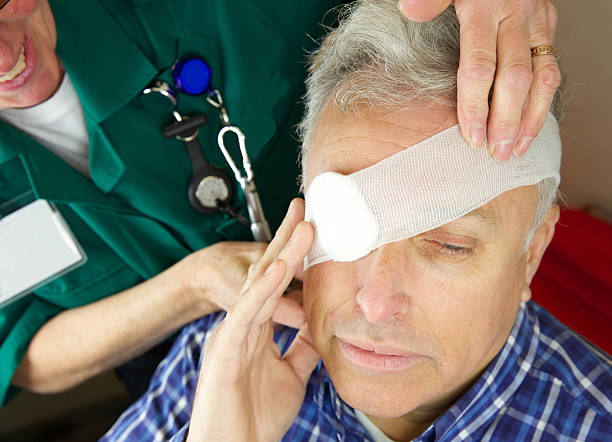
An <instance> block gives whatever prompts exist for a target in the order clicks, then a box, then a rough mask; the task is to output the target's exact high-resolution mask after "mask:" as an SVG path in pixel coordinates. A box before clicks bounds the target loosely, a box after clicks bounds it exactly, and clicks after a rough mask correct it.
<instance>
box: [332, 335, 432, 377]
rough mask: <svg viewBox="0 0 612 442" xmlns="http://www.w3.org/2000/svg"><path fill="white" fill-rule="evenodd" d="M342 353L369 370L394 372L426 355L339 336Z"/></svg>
mask: <svg viewBox="0 0 612 442" xmlns="http://www.w3.org/2000/svg"><path fill="white" fill-rule="evenodd" d="M337 340H338V345H339V347H340V350H341V351H342V354H343V355H344V356H345V357H346V359H348V360H349V361H350V362H351V363H352V364H354V365H356V366H358V367H361V368H365V369H368V370H374V371H382V372H394V371H400V370H403V369H405V368H408V367H410V366H412V365H414V364H416V363H418V362H419V361H421V360H422V359H423V358H424V356H423V355H420V354H417V353H412V352H409V351H406V350H403V349H401V348H397V347H394V346H389V345H382V344H375V343H370V342H364V341H355V340H350V341H349V340H347V339H340V338H337Z"/></svg>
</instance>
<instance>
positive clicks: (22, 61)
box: [0, 46, 26, 83]
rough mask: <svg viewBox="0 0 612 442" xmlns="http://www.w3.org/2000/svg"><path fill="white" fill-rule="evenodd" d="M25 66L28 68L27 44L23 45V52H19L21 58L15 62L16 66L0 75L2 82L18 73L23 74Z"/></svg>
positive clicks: (0, 81)
mask: <svg viewBox="0 0 612 442" xmlns="http://www.w3.org/2000/svg"><path fill="white" fill-rule="evenodd" d="M25 68H26V58H25V46H22V47H21V53H20V54H19V58H18V59H17V63H15V66H13V67H12V68H11V70H10V71H8V72H7V73H6V74H4V75H2V76H1V77H0V83H4V82H6V81H9V80H12V79H13V78H15V77H16V76H17V75H19V74H21V73H22V72H23V70H24V69H25Z"/></svg>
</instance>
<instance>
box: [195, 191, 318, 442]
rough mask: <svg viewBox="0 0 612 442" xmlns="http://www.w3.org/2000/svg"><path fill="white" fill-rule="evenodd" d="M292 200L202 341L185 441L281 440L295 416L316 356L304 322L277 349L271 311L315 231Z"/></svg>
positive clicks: (300, 205) (278, 300) (300, 203)
mask: <svg viewBox="0 0 612 442" xmlns="http://www.w3.org/2000/svg"><path fill="white" fill-rule="evenodd" d="M303 218H304V203H303V201H302V200H294V202H293V203H292V204H291V206H290V208H289V211H288V213H287V216H286V217H285V220H284V221H283V224H282V225H281V227H280V228H279V230H278V232H277V233H276V236H275V237H274V239H273V240H272V242H271V243H270V245H269V247H268V249H267V250H266V252H265V253H264V255H263V256H262V258H261V259H260V261H259V262H258V263H257V264H255V265H254V266H253V267H252V269H251V271H250V272H249V277H248V279H247V281H245V284H244V286H243V287H242V289H241V291H240V296H239V299H238V301H237V302H236V304H235V305H234V307H233V308H232V309H231V310H230V311H229V312H228V314H227V316H226V318H225V319H224V321H223V322H222V323H221V324H220V325H219V327H217V329H216V330H215V332H214V333H213V334H212V335H211V337H210V338H209V339H208V341H207V343H206V347H205V350H204V355H203V359H202V369H201V372H200V379H199V382H198V387H197V390H196V395H195V400H194V407H193V411H192V415H191V423H190V427H189V436H188V438H187V440H188V441H200V440H216V441H232V442H234V441H271V440H279V439H280V438H282V437H283V435H284V434H285V432H286V431H287V430H288V428H289V427H290V426H291V423H292V422H293V420H294V419H295V416H296V415H297V413H298V411H299V409H300V406H301V404H302V401H303V400H304V394H305V392H306V384H307V382H308V379H309V377H310V374H311V373H312V370H313V369H314V368H315V366H316V364H317V362H318V360H319V355H318V354H317V352H316V351H315V349H314V348H313V346H312V344H311V341H310V335H309V333H308V330H307V328H306V324H303V325H302V326H301V328H300V331H299V333H298V335H297V336H296V338H295V340H294V341H293V343H292V344H291V347H290V348H289V350H288V351H287V353H286V354H285V355H284V356H281V354H280V350H279V348H278V346H277V345H276V344H275V343H274V341H273V326H272V315H273V313H274V312H275V311H276V309H277V308H278V305H279V302H280V300H281V297H282V294H283V292H284V290H285V289H286V287H287V286H288V285H289V283H290V282H291V280H292V278H293V275H294V274H295V272H296V271H297V270H298V268H299V267H300V266H301V265H302V262H303V259H304V256H305V255H306V253H307V252H308V250H309V249H310V247H311V245H312V241H313V238H314V231H313V228H312V226H311V225H310V224H308V223H306V222H303V221H302V219H303Z"/></svg>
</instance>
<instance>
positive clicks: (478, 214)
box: [455, 206, 501, 227]
mask: <svg viewBox="0 0 612 442" xmlns="http://www.w3.org/2000/svg"><path fill="white" fill-rule="evenodd" d="M461 219H476V220H479V221H482V222H485V223H486V224H489V225H492V226H493V227H497V226H498V225H499V224H500V223H501V218H500V216H499V214H498V213H497V212H495V211H494V210H492V209H490V208H488V207H485V206H482V207H479V208H478V209H474V210H472V211H471V212H469V213H466V214H465V215H463V216H462V217H461V218H458V219H456V220H455V221H459V220H461Z"/></svg>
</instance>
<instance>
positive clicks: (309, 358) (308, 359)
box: [283, 323, 321, 385]
mask: <svg viewBox="0 0 612 442" xmlns="http://www.w3.org/2000/svg"><path fill="white" fill-rule="evenodd" d="M320 358H321V357H320V356H319V353H317V351H316V350H315V348H314V346H313V345H312V338H311V336H310V332H309V331H308V324H306V323H305V324H304V325H303V326H302V328H301V329H300V331H299V332H298V334H297V335H296V337H295V339H294V340H293V342H292V343H291V347H289V350H287V353H285V356H284V357H283V360H285V362H287V364H289V366H290V367H291V368H292V369H293V371H294V373H295V374H296V375H297V376H298V378H300V380H301V381H302V383H303V384H304V385H306V383H307V382H308V378H310V374H311V373H312V371H313V370H314V369H315V367H316V366H317V363H318V362H319V359H320Z"/></svg>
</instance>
